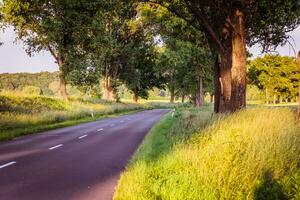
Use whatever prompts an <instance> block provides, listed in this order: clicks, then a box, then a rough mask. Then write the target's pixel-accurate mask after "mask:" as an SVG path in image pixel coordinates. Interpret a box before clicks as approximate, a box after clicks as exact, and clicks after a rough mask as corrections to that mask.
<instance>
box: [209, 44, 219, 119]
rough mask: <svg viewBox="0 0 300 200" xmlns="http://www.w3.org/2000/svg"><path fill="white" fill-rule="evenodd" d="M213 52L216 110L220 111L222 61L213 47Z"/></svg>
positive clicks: (216, 111)
mask: <svg viewBox="0 0 300 200" xmlns="http://www.w3.org/2000/svg"><path fill="white" fill-rule="evenodd" d="M211 54H212V71H213V77H214V92H215V101H214V112H215V113H218V112H219V108H220V98H221V83H220V62H219V54H218V53H217V52H216V51H214V50H213V49H212V47H211Z"/></svg>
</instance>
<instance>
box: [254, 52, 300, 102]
mask: <svg viewBox="0 0 300 200" xmlns="http://www.w3.org/2000/svg"><path fill="white" fill-rule="evenodd" d="M248 77H249V81H250V83H251V84H254V85H256V86H257V87H258V88H259V89H260V90H262V91H263V92H264V95H265V99H266V101H267V102H270V101H273V100H274V98H275V101H276V100H277V99H278V98H279V97H281V98H283V99H289V100H290V99H293V98H295V97H296V96H297V94H298V85H299V82H300V73H299V70H298V67H297V65H296V63H295V59H294V58H291V57H287V56H279V55H265V56H264V57H262V58H256V59H255V60H252V61H251V62H250V64H249V69H248Z"/></svg>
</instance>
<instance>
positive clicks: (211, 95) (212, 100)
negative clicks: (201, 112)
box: [210, 93, 214, 103]
mask: <svg viewBox="0 0 300 200" xmlns="http://www.w3.org/2000/svg"><path fill="white" fill-rule="evenodd" d="M213 102H214V95H213V94H212V93H211V94H210V103H213Z"/></svg>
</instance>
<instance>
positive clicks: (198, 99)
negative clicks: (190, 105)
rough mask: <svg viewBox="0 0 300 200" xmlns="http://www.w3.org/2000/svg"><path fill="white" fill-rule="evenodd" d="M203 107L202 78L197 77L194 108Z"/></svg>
mask: <svg viewBox="0 0 300 200" xmlns="http://www.w3.org/2000/svg"><path fill="white" fill-rule="evenodd" d="M203 105H204V89H203V78H202V77H201V76H199V77H198V80H197V92H196V107H202V106H203Z"/></svg>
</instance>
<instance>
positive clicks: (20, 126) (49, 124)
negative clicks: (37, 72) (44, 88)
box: [0, 93, 150, 140]
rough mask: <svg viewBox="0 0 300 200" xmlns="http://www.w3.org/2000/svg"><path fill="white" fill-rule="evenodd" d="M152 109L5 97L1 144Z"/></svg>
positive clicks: (0, 109)
mask: <svg viewBox="0 0 300 200" xmlns="http://www.w3.org/2000/svg"><path fill="white" fill-rule="evenodd" d="M149 108H150V107H147V106H145V105H139V104H133V103H115V102H108V101H103V100H98V99H74V98H71V99H70V100H69V101H68V102H65V101H62V100H60V99H56V98H51V97H45V96H30V95H23V94H15V93H1V94H0V140H8V139H12V138H14V137H17V136H20V135H25V134H30V133H35V132H40V131H45V130H49V129H55V128H60V127H64V126H70V125H75V124H79V123H83V122H88V121H93V120H97V119H101V118H105V117H112V116H116V115H120V114H124V113H128V112H130V111H137V110H143V109H149Z"/></svg>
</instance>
